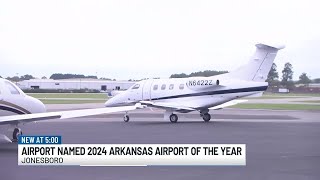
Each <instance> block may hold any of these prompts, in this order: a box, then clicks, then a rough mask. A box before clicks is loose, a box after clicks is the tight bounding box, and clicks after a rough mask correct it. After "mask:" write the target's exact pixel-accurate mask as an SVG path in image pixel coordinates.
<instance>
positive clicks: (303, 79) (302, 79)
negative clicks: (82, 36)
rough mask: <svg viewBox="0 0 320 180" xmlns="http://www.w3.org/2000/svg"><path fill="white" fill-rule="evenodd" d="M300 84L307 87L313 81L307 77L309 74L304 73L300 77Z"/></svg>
mask: <svg viewBox="0 0 320 180" xmlns="http://www.w3.org/2000/svg"><path fill="white" fill-rule="evenodd" d="M299 83H301V84H304V85H307V84H309V83H311V80H310V78H309V77H308V76H307V73H302V74H301V75H300V76H299Z"/></svg>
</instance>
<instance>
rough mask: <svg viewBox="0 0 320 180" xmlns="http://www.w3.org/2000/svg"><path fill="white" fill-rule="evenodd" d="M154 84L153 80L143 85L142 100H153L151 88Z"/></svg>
mask: <svg viewBox="0 0 320 180" xmlns="http://www.w3.org/2000/svg"><path fill="white" fill-rule="evenodd" d="M152 84H153V79H149V80H147V81H146V82H145V83H144V85H143V91H142V99H143V100H148V101H149V100H151V86H152Z"/></svg>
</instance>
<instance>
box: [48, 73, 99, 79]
mask: <svg viewBox="0 0 320 180" xmlns="http://www.w3.org/2000/svg"><path fill="white" fill-rule="evenodd" d="M73 78H76V79H83V78H91V79H97V76H90V75H89V76H85V75H83V74H61V73H54V74H52V75H51V76H50V79H73Z"/></svg>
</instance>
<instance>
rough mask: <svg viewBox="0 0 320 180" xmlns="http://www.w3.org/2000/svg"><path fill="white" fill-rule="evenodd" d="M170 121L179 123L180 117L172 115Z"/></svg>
mask: <svg viewBox="0 0 320 180" xmlns="http://www.w3.org/2000/svg"><path fill="white" fill-rule="evenodd" d="M169 119H170V121H171V122H172V123H176V122H177V121H178V115H176V114H171V115H170V116H169Z"/></svg>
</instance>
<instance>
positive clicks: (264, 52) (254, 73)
mask: <svg viewBox="0 0 320 180" xmlns="http://www.w3.org/2000/svg"><path fill="white" fill-rule="evenodd" d="M256 47H257V48H256V52H255V53H254V55H253V56H252V57H251V59H250V61H249V62H248V64H246V65H245V66H242V67H240V68H239V69H236V70H235V71H232V72H230V73H229V76H231V77H233V78H237V79H242V80H249V81H259V82H263V81H265V80H266V79H267V77H268V74H269V71H270V69H271V66H272V63H273V61H274V59H275V57H276V55H277V52H278V50H280V49H283V48H284V47H285V46H269V45H266V44H256Z"/></svg>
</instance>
